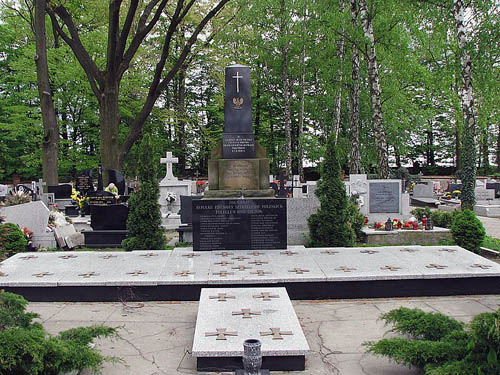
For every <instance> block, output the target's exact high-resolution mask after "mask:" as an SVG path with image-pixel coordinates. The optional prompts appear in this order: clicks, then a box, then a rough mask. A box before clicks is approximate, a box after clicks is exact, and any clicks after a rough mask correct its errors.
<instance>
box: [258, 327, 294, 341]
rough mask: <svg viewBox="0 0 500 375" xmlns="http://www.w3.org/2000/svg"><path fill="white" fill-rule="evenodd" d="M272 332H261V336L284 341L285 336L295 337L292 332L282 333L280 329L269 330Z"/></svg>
mask: <svg viewBox="0 0 500 375" xmlns="http://www.w3.org/2000/svg"><path fill="white" fill-rule="evenodd" d="M269 329H270V332H261V333H260V335H261V336H273V340H283V335H293V332H292V331H282V330H280V329H279V328H269Z"/></svg>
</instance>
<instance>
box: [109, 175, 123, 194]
mask: <svg viewBox="0 0 500 375" xmlns="http://www.w3.org/2000/svg"><path fill="white" fill-rule="evenodd" d="M106 172H107V173H108V184H110V183H113V184H115V186H116V187H117V188H118V195H123V194H125V177H123V175H122V174H121V173H120V171H117V170H116V169H106Z"/></svg>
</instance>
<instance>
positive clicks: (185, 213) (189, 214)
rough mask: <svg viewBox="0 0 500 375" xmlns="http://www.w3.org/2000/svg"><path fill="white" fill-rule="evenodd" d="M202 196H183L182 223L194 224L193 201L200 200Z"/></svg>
mask: <svg viewBox="0 0 500 375" xmlns="http://www.w3.org/2000/svg"><path fill="white" fill-rule="evenodd" d="M201 198H203V197H202V196H201V195H181V223H182V224H192V223H193V206H192V205H193V200H200V199H201Z"/></svg>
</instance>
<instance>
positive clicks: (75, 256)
mask: <svg viewBox="0 0 500 375" xmlns="http://www.w3.org/2000/svg"><path fill="white" fill-rule="evenodd" d="M58 258H61V259H72V258H78V255H73V254H68V255H61V256H58Z"/></svg>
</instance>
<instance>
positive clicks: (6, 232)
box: [0, 223, 28, 260]
mask: <svg viewBox="0 0 500 375" xmlns="http://www.w3.org/2000/svg"><path fill="white" fill-rule="evenodd" d="M26 246H28V241H27V240H26V238H25V237H24V235H23V232H22V231H21V229H19V226H17V225H16V224H13V223H5V224H0V260H2V258H8V257H11V256H12V255H15V254H17V253H20V252H24V251H26Z"/></svg>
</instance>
